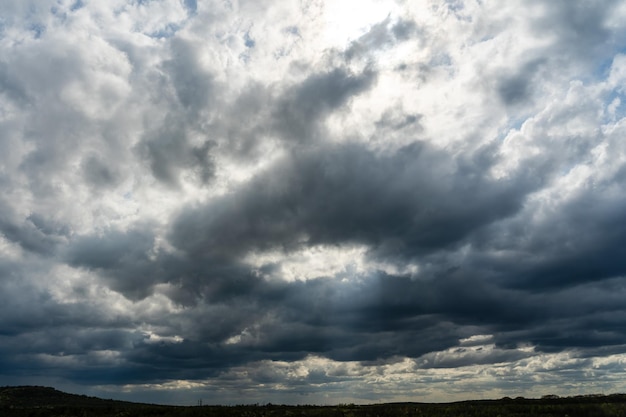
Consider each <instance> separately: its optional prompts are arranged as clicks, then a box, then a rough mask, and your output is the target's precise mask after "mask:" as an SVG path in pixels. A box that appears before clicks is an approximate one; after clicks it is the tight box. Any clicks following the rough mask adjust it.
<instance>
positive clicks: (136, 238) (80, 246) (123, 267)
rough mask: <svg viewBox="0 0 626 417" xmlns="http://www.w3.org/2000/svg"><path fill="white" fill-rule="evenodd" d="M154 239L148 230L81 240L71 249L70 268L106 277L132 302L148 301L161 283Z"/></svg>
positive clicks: (67, 258)
mask: <svg viewBox="0 0 626 417" xmlns="http://www.w3.org/2000/svg"><path fill="white" fill-rule="evenodd" d="M153 247H154V235H153V233H152V232H151V231H150V230H149V229H148V228H146V227H143V228H139V227H137V228H135V229H132V230H129V231H126V232H122V231H117V230H111V231H110V232H108V233H105V234H103V235H101V236H98V235H94V236H81V237H77V238H76V239H74V240H73V242H72V243H71V244H70V245H68V247H67V250H66V253H65V259H66V261H67V262H68V263H69V264H70V265H74V266H78V267H82V268H86V269H88V270H93V271H96V272H102V273H104V276H105V277H106V278H107V279H108V280H109V283H110V285H111V287H112V288H113V289H115V290H117V291H120V292H122V293H124V294H126V295H127V296H129V297H132V298H137V297H139V298H142V297H145V296H146V295H147V294H149V293H150V291H151V286H152V285H154V284H156V283H158V282H159V276H158V275H156V274H157V273H158V272H159V271H158V269H155V268H154V263H153V261H152V259H151V256H150V252H151V251H152V250H153Z"/></svg>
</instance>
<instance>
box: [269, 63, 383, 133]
mask: <svg viewBox="0 0 626 417" xmlns="http://www.w3.org/2000/svg"><path fill="white" fill-rule="evenodd" d="M375 81H376V73H375V72H374V71H371V70H366V71H364V72H363V73H361V74H352V73H350V72H348V71H346V70H344V69H341V68H336V69H333V70H331V71H329V72H326V73H319V74H313V75H311V76H309V77H308V78H306V79H305V80H304V81H303V82H302V83H300V84H298V85H296V86H295V87H293V88H291V89H289V90H287V92H286V93H285V94H284V95H283V96H282V97H281V98H280V99H279V100H278V103H277V105H276V110H275V115H274V119H275V123H276V127H275V128H276V129H277V131H278V132H279V133H280V134H281V135H282V136H283V137H284V138H285V139H286V140H288V141H293V142H298V143H302V142H305V143H306V142H307V141H309V140H311V139H313V138H312V137H311V136H312V135H315V134H316V133H317V126H316V124H317V123H318V122H319V121H320V119H321V118H322V117H324V116H326V115H328V114H330V113H332V112H333V111H336V110H338V108H340V107H341V106H342V105H344V104H346V103H347V102H348V100H349V99H350V98H352V97H353V96H354V95H357V94H359V93H361V92H363V91H366V90H367V89H369V88H370V87H371V86H372V84H373V83H374V82H375Z"/></svg>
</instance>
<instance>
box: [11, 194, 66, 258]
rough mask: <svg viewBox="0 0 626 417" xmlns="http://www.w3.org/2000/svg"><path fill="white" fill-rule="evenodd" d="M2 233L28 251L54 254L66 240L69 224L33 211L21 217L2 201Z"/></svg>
mask: <svg viewBox="0 0 626 417" xmlns="http://www.w3.org/2000/svg"><path fill="white" fill-rule="evenodd" d="M0 209H2V210H1V211H2V214H0V233H1V234H2V236H4V238H6V239H8V240H9V241H12V242H15V243H17V244H19V245H20V246H21V247H22V248H24V249H25V250H27V251H31V252H34V253H37V254H39V255H43V256H48V255H52V254H53V253H54V251H55V250H56V248H57V247H58V246H59V245H60V244H62V243H64V242H65V241H66V238H67V235H68V234H69V230H68V228H67V226H65V225H61V224H58V223H56V222H54V221H52V220H49V219H47V218H45V217H43V216H42V215H41V214H38V213H32V214H30V215H29V216H28V217H26V218H20V217H19V216H18V215H17V213H15V212H14V211H13V210H12V208H11V206H10V205H9V204H6V203H4V202H2V201H0Z"/></svg>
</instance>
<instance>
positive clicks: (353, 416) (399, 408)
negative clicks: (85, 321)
mask: <svg viewBox="0 0 626 417" xmlns="http://www.w3.org/2000/svg"><path fill="white" fill-rule="evenodd" d="M0 416H2V417H13V416H68V417H69V416H80V417H88V416H96V417H97V416H112V417H114V416H118V417H122V416H207V417H210V416H216V417H217V416H242V417H256V416H264V417H271V416H277V417H278V416H294V417H307V416H319V417H322V416H338V417H339V416H345V417H361V416H362V417H376V416H378V417H384V416H420V417H430V416H433V417H434V416H443V417H456V416H468V417H471V416H476V417H478V416H490V417H491V416H493V417H506V416H542V417H551V416H559V417H564V416H568V417H577V416H580V417H595V416H624V417H626V394H612V395H590V396H577V397H567V398H558V397H554V396H546V397H544V398H541V399H525V398H516V399H511V398H502V399H499V400H482V401H463V402H456V403H447V404H425V403H391V404H372V405H337V406H308V405H307V406H285V405H245V406H244V405H241V406H232V407H229V406H195V407H175V406H165V405H153V404H139V403H131V402H123V401H114V400H103V399H100V398H95V397H87V396H84V395H74V394H67V393H64V392H61V391H57V390H55V389H54V388H47V387H32V386H23V387H0Z"/></svg>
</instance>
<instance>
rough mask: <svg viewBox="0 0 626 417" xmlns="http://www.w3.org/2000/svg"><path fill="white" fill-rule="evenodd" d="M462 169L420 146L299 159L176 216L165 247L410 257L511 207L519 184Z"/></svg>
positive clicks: (340, 150) (339, 149) (344, 150)
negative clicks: (353, 248) (354, 248)
mask: <svg viewBox="0 0 626 417" xmlns="http://www.w3.org/2000/svg"><path fill="white" fill-rule="evenodd" d="M471 164H472V163H471V161H469V163H467V162H464V161H455V160H453V159H452V158H451V157H450V156H449V155H448V154H446V153H443V152H441V151H437V150H435V149H431V148H430V147H429V146H428V145H427V144H415V145H411V146H409V147H406V148H403V149H401V150H400V151H398V152H397V153H393V154H391V155H383V156H380V155H376V154H374V153H373V152H371V151H369V150H367V149H366V148H365V147H363V146H361V145H355V144H346V145H337V146H325V147H321V148H320V149H317V150H313V151H303V152H298V153H296V154H295V155H294V156H293V158H291V159H289V160H285V161H283V162H282V163H279V164H278V165H276V166H275V167H273V168H272V169H271V170H269V171H267V172H266V173H265V174H263V175H259V176H257V177H256V178H255V179H254V180H253V181H252V182H251V183H250V184H249V185H247V186H246V187H244V188H243V189H242V190H240V191H239V192H238V193H235V194H233V195H228V196H226V197H225V198H223V199H221V200H217V201H215V202H212V203H211V204H209V205H207V206H205V207H200V208H197V209H193V210H188V211H185V212H184V213H182V214H181V215H180V216H179V218H178V219H176V221H175V222H174V223H173V227H172V230H171V234H170V238H171V242H172V243H173V244H174V245H175V246H177V247H178V248H180V249H183V250H185V251H186V252H188V253H193V254H220V255H221V256H238V255H240V254H245V253H246V252H247V251H249V250H269V249H274V248H279V249H283V250H285V251H287V252H289V251H291V250H294V249H298V248H299V247H301V246H302V245H305V246H306V245H318V244H345V243H363V244H366V245H369V246H371V247H372V248H373V249H374V251H375V252H376V253H381V254H382V253H388V254H391V253H394V254H396V255H397V256H402V255H403V256H407V257H411V256H417V255H419V254H422V253H426V252H429V251H432V250H435V249H441V248H444V247H446V246H448V245H453V244H455V243H456V242H459V241H460V240H461V239H463V238H464V237H465V236H467V235H468V234H469V233H471V232H472V230H474V229H476V228H479V227H481V226H482V225H485V224H488V223H490V222H493V221H495V220H497V219H498V218H501V217H505V216H508V215H511V214H512V213H514V212H515V211H516V210H517V209H518V208H519V207H520V203H521V201H522V198H523V195H524V194H523V193H524V187H526V185H524V184H521V185H518V184H515V183H507V182H503V181H502V182H501V181H492V180H489V179H487V178H484V177H482V176H481V175H480V172H474V170H475V169H476V167H472V165H471ZM461 174H463V175H461Z"/></svg>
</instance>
